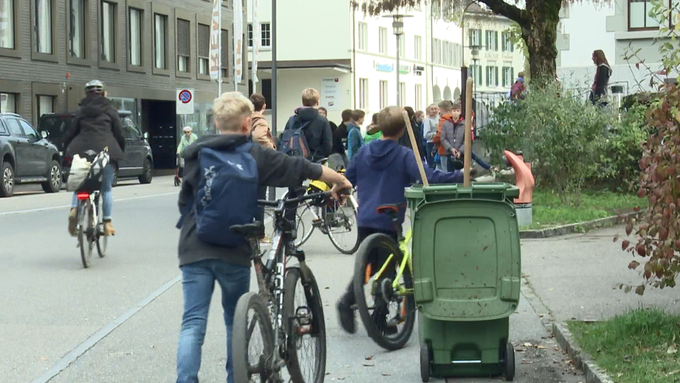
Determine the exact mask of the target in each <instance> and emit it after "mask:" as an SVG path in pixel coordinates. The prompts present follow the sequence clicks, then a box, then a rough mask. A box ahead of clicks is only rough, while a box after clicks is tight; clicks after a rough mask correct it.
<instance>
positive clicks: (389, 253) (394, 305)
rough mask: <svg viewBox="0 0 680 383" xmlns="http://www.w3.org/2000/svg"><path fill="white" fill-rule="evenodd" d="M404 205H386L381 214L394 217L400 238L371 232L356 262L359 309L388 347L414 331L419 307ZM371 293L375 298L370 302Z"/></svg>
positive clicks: (396, 345)
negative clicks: (401, 212) (401, 214)
mask: <svg viewBox="0 0 680 383" xmlns="http://www.w3.org/2000/svg"><path fill="white" fill-rule="evenodd" d="M402 208H405V206H404V205H385V206H380V207H378V208H377V211H378V213H379V214H388V215H389V216H390V217H391V218H392V222H393V223H394V228H395V230H396V232H397V235H398V242H395V240H394V239H393V238H392V237H390V236H389V235H386V234H382V233H375V234H371V235H369V236H368V237H366V239H365V240H363V241H362V242H361V246H360V247H359V250H358V251H357V257H356V261H355V264H354V279H353V281H352V282H353V283H354V294H355V298H356V306H357V311H359V316H360V317H361V321H362V322H363V324H364V327H365V328H366V332H368V336H369V337H370V338H371V339H373V341H374V342H376V343H377V344H378V345H379V346H381V347H383V348H385V349H387V350H390V351H391V350H398V349H400V348H402V347H404V345H405V344H406V342H408V340H409V338H410V337H411V333H412V332H413V326H414V323H415V315H416V307H415V300H414V298H413V261H412V258H411V251H410V246H411V239H412V234H413V232H412V231H411V229H409V230H408V232H407V233H406V235H405V236H404V235H402V228H401V225H400V224H399V223H398V220H399V210H400V209H402ZM367 297H371V298H373V304H372V305H370V306H369V304H368V302H367Z"/></svg>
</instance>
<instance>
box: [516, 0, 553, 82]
mask: <svg viewBox="0 0 680 383" xmlns="http://www.w3.org/2000/svg"><path fill="white" fill-rule="evenodd" d="M561 6H562V1H561V0H527V1H526V12H527V13H528V16H529V17H528V18H527V20H526V21H525V22H523V23H521V24H520V25H521V27H522V38H524V41H525V42H526V44H527V49H528V50H529V63H530V72H531V77H532V81H533V82H534V83H535V82H536V81H538V82H545V81H550V80H554V79H555V74H556V72H557V69H556V66H555V60H556V59H557V47H556V46H555V44H556V43H557V24H558V23H559V21H560V7H561Z"/></svg>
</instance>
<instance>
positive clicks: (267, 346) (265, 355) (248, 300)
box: [231, 292, 275, 383]
mask: <svg viewBox="0 0 680 383" xmlns="http://www.w3.org/2000/svg"><path fill="white" fill-rule="evenodd" d="M251 308H252V309H253V310H254V311H255V316H257V318H258V322H259V325H260V333H261V335H262V342H263V350H262V355H260V358H259V361H258V365H257V366H251V365H250V363H249V361H248V351H249V350H248V346H249V345H250V336H252V333H251V334H248V332H249V331H248V330H249V329H250V325H251V322H250V321H249V319H248V312H249V311H250V309H251ZM253 330H254V328H253ZM231 347H232V357H233V358H234V361H233V366H234V383H249V382H250V381H251V380H250V377H251V376H252V375H256V374H259V375H260V381H261V382H265V381H267V379H268V378H269V374H270V373H271V370H270V368H269V367H270V366H269V365H268V364H269V363H271V356H272V353H273V352H274V351H275V350H274V330H273V329H272V324H271V318H270V316H269V310H268V309H267V305H266V304H265V302H264V300H263V299H262V297H261V296H259V295H258V294H257V293H253V292H250V293H246V294H243V295H242V296H241V297H240V298H239V300H238V302H237V303H236V310H235V311H234V329H233V331H232V339H231ZM255 368H257V371H255Z"/></svg>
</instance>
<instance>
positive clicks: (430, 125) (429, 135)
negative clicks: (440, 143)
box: [423, 115, 439, 143]
mask: <svg viewBox="0 0 680 383" xmlns="http://www.w3.org/2000/svg"><path fill="white" fill-rule="evenodd" d="M438 125H439V116H438V115H437V116H434V117H428V118H427V119H426V120H425V121H423V136H424V137H425V139H426V140H427V142H428V143H431V142H432V141H433V140H434V136H435V135H436V134H437V126H438Z"/></svg>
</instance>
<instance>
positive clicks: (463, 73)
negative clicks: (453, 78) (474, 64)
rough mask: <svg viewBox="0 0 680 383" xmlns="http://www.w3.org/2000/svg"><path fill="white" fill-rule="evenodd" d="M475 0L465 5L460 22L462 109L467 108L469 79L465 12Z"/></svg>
mask: <svg viewBox="0 0 680 383" xmlns="http://www.w3.org/2000/svg"><path fill="white" fill-rule="evenodd" d="M474 3H475V2H474V1H470V2H468V4H467V5H466V6H465V8H464V9H463V15H462V17H461V23H460V33H461V35H462V37H461V44H462V48H463V49H462V51H463V52H461V61H462V64H463V66H461V67H460V84H461V85H460V87H461V90H460V94H461V97H460V107H461V108H462V109H461V110H465V94H466V93H465V89H466V87H467V79H468V68H467V66H465V12H467V10H468V8H469V7H470V6H471V5H472V4H474Z"/></svg>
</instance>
